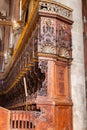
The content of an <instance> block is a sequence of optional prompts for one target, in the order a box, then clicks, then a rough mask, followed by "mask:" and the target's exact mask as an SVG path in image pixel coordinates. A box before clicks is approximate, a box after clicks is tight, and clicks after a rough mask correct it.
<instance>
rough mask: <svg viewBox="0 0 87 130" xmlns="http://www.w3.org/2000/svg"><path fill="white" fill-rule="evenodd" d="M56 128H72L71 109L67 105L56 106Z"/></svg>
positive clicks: (65, 129)
mask: <svg viewBox="0 0 87 130" xmlns="http://www.w3.org/2000/svg"><path fill="white" fill-rule="evenodd" d="M56 130H72V110H71V107H69V106H57V107H56Z"/></svg>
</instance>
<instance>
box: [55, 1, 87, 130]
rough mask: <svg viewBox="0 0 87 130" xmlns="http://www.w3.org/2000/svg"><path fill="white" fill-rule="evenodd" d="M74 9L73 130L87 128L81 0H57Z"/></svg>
mask: <svg viewBox="0 0 87 130" xmlns="http://www.w3.org/2000/svg"><path fill="white" fill-rule="evenodd" d="M55 1H57V2H60V3H62V4H64V5H66V6H68V7H70V8H72V9H73V21H74V23H73V25H72V50H73V51H72V56H73V62H72V67H71V94H72V101H73V130H87V126H86V125H87V124H86V119H87V117H86V90H85V71H84V46H83V26H82V1H81V0H55Z"/></svg>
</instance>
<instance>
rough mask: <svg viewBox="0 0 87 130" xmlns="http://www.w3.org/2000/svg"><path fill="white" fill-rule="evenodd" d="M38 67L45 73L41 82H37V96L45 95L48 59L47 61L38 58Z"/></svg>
mask: <svg viewBox="0 0 87 130" xmlns="http://www.w3.org/2000/svg"><path fill="white" fill-rule="evenodd" d="M39 68H40V69H41V72H42V73H44V74H45V80H44V81H43V82H42V83H41V85H40V84H39V85H40V86H41V87H39V91H38V95H39V96H47V85H48V79H47V73H48V61H47V60H40V61H39Z"/></svg>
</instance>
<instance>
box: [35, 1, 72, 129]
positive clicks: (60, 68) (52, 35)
mask: <svg viewBox="0 0 87 130" xmlns="http://www.w3.org/2000/svg"><path fill="white" fill-rule="evenodd" d="M39 17H40V18H39V33H38V57H39V63H38V64H39V68H40V69H41V72H42V73H44V74H45V80H44V81H43V82H42V87H41V89H40V91H39V93H38V96H37V99H36V103H37V106H38V107H40V109H41V112H42V113H41V115H40V116H39V118H37V119H36V130H40V129H41V130H72V100H71V94H70V93H71V86H70V66H71V61H72V48H71V46H72V43H71V42H72V41H71V25H72V9H70V8H68V7H65V6H63V5H61V4H59V3H56V2H50V1H41V2H40V3H39Z"/></svg>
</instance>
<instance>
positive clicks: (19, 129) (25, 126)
mask: <svg viewBox="0 0 87 130" xmlns="http://www.w3.org/2000/svg"><path fill="white" fill-rule="evenodd" d="M34 127H35V126H34V124H33V123H32V121H31V115H30V112H29V111H11V130H34Z"/></svg>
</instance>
